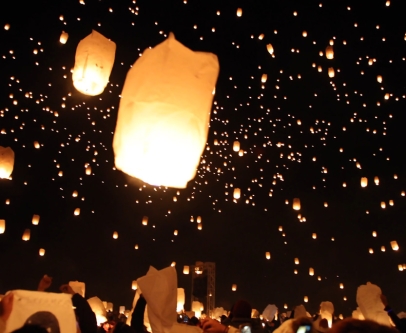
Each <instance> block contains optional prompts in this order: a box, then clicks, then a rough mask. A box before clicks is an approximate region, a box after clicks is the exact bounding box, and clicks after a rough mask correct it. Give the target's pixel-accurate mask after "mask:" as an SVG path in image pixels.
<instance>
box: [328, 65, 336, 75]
mask: <svg viewBox="0 0 406 333" xmlns="http://www.w3.org/2000/svg"><path fill="white" fill-rule="evenodd" d="M328 76H329V77H334V76H335V72H334V68H333V67H329V69H328Z"/></svg>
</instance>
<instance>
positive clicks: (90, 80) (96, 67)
mask: <svg viewBox="0 0 406 333" xmlns="http://www.w3.org/2000/svg"><path fill="white" fill-rule="evenodd" d="M115 52H116V44H115V43H114V42H112V41H110V40H108V39H107V38H106V37H104V36H103V35H102V34H100V33H98V32H97V31H95V30H93V31H92V33H91V34H90V35H88V36H87V37H85V38H84V39H82V40H81V41H80V42H79V44H78V46H77V49H76V55H75V67H74V68H73V73H72V80H73V85H74V86H75V88H76V89H77V90H78V91H80V92H81V93H82V94H85V95H90V96H96V95H100V94H101V93H102V92H103V91H104V88H105V87H106V86H107V83H108V82H109V77H110V73H111V70H112V69H113V64H114V56H115Z"/></svg>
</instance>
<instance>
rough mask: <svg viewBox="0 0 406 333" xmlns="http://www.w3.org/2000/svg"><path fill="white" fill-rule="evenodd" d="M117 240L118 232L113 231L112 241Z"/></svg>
mask: <svg viewBox="0 0 406 333" xmlns="http://www.w3.org/2000/svg"><path fill="white" fill-rule="evenodd" d="M117 238H118V232H117V231H114V232H113V239H117Z"/></svg>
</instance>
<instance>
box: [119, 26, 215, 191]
mask: <svg viewBox="0 0 406 333" xmlns="http://www.w3.org/2000/svg"><path fill="white" fill-rule="evenodd" d="M218 73H219V63H218V59H217V56H216V55H214V54H212V53H206V52H194V51H192V50H190V49H188V48H187V47H185V46H184V45H182V44H181V43H179V42H178V41H177V40H176V39H175V36H174V35H173V34H172V33H171V34H170V35H169V37H168V39H166V40H165V41H164V42H162V43H161V44H159V45H157V46H155V47H154V48H152V49H147V50H145V52H144V54H143V55H142V57H140V58H139V59H138V60H137V61H136V62H135V64H134V65H133V67H132V68H131V69H130V70H129V72H128V74H127V78H126V81H125V83H124V87H123V91H122V94H121V101H120V107H119V111H118V118H117V125H116V130H115V133H114V140H113V148H114V155H115V165H116V167H117V169H119V170H121V171H123V172H125V173H126V174H128V175H130V176H132V177H135V178H139V179H141V180H142V181H144V182H146V183H149V184H151V185H157V186H158V185H159V186H168V187H175V188H185V187H186V185H187V182H188V181H189V180H191V179H193V178H194V177H195V174H196V169H197V167H198V165H199V162H200V156H201V154H202V152H203V150H204V148H205V144H206V140H207V135H208V125H209V120H210V111H211V106H212V101H213V91H214V88H215V85H216V81H217V77H218Z"/></svg>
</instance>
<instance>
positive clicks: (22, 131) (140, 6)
mask: <svg viewBox="0 0 406 333" xmlns="http://www.w3.org/2000/svg"><path fill="white" fill-rule="evenodd" d="M81 2H82V3H81ZM81 2H80V1H79V0H77V1H76V0H58V1H50V0H48V1H47V0H38V1H29V2H28V3H27V1H24V2H22V1H12V2H7V4H6V5H4V6H3V8H2V10H1V13H0V27H1V30H0V40H1V43H0V85H1V87H0V89H1V94H0V130H1V135H0V146H3V147H8V146H9V147H11V148H12V149H13V150H14V152H15V165H14V171H13V173H12V179H11V180H9V179H1V180H0V219H5V220H6V230H5V232H4V234H0V263H1V269H0V272H1V273H0V294H4V293H5V292H6V291H8V290H12V289H35V288H36V286H37V283H38V281H39V279H40V278H41V277H42V276H43V275H44V274H48V275H50V276H52V277H53V278H54V283H53V286H52V287H51V289H50V291H57V290H58V287H59V286H60V285H61V284H63V283H66V282H68V281H71V280H79V281H83V282H85V283H86V296H87V297H92V296H98V297H99V298H100V299H102V300H103V301H110V302H113V303H114V306H115V308H116V309H117V308H118V306H120V305H125V306H126V307H127V308H129V307H130V306H131V302H132V299H133V295H134V292H133V291H132V290H131V281H132V280H135V279H137V278H138V277H140V276H143V275H145V273H146V272H147V270H148V267H149V265H152V266H154V267H156V268H157V269H162V268H164V267H167V266H169V265H170V264H171V263H172V262H176V270H177V272H178V285H179V287H182V288H185V290H186V300H187V303H186V309H189V306H190V305H189V303H190V302H189V300H190V287H191V276H190V275H183V274H182V269H183V266H184V265H193V264H194V263H195V262H196V261H209V262H215V263H216V271H217V276H216V302H215V304H216V306H223V307H224V308H226V309H229V308H230V306H231V304H232V303H233V302H235V301H236V300H237V299H240V298H244V299H247V300H248V301H250V302H251V304H252V306H253V307H254V308H256V309H258V310H259V311H260V312H262V310H263V309H264V308H265V306H266V305H267V304H269V303H270V304H276V305H277V306H278V307H279V309H283V306H284V304H287V306H288V307H289V308H292V307H293V306H295V305H299V304H304V305H305V307H306V308H307V310H308V311H309V312H315V311H316V310H317V309H318V306H319V304H320V302H322V301H331V302H333V303H334V305H335V308H336V314H337V315H338V314H340V313H342V314H343V315H344V316H349V315H351V312H352V311H353V310H355V309H356V307H357V305H356V300H355V297H356V289H357V287H358V286H359V285H361V284H365V283H366V282H368V281H370V282H372V283H375V284H377V285H379V286H380V287H381V288H382V290H383V292H384V293H385V294H386V295H387V297H388V299H389V302H390V304H391V305H392V306H393V307H394V308H395V310H396V311H397V312H400V311H401V310H405V309H406V307H405V303H406V302H405V301H406V294H405V288H404V284H405V278H406V275H405V274H406V272H404V271H403V272H402V271H399V267H398V265H402V264H405V263H406V256H405V250H404V249H405V247H406V237H405V236H406V232H405V230H406V228H405V223H404V221H405V219H406V206H405V200H406V197H405V196H404V195H403V196H402V191H406V182H405V179H406V159H405V156H404V143H405V139H404V135H405V129H404V128H405V125H404V124H405V120H406V115H405V114H404V111H405V94H406V91H405V90H406V89H405V75H406V65H405V64H406V61H405V57H406V52H405V51H406V30H405V27H406V26H405V23H404V17H403V13H404V10H402V8H403V7H402V1H400V0H393V1H390V2H389V1H385V0H374V1H368V2H366V1H342V0H328V1H324V2H315V1H311V0H307V1H303V0H296V1H294V0H261V1H260V0H255V1H254V0H235V1H231V0H217V1H214V0H209V1H203V0H187V1H186V0H185V1H182V0H161V1H157V0H137V1H135V0H134V1H129V0H116V1H113V0H110V1H107V0H84V1H81ZM238 8H241V9H242V16H241V17H238V16H237V9H238ZM6 24H9V25H10V26H9V29H8V30H7V29H3V27H5V26H6ZM7 27H8V26H7ZM92 29H95V30H97V31H98V32H100V33H101V34H103V35H104V36H106V37H107V38H109V39H111V40H113V41H114V42H115V43H116V45H117V51H116V58H115V63H114V67H113V70H112V73H111V76H110V83H109V85H108V86H107V87H106V89H105V91H104V92H103V93H102V94H101V95H99V96H95V97H90V96H85V95H83V94H81V93H79V92H78V91H77V90H76V89H75V88H74V87H73V84H72V74H71V72H70V70H71V69H72V68H73V66H74V60H75V51H76V47H77V44H78V42H79V41H80V40H81V39H83V38H84V37H86V36H87V35H89V34H90V33H91V31H92ZM213 30H214V31H213ZM62 31H66V32H68V33H69V39H68V41H67V43H66V44H65V45H63V44H61V43H60V42H59V36H60V35H61V32H62ZM304 31H305V32H307V37H304V35H306V34H304ZM169 32H173V33H174V34H175V37H176V39H177V40H178V41H180V42H181V43H182V44H183V45H185V46H187V47H188V48H190V49H192V50H195V51H206V52H212V53H214V54H216V55H217V56H218V58H219V62H220V74H219V78H218V81H217V85H216V94H215V96H214V102H213V109H212V113H211V119H210V130H209V136H208V140H207V147H206V150H205V151H204V153H203V155H202V158H201V163H200V166H199V168H198V172H197V175H196V177H195V179H193V180H192V181H190V182H189V184H188V187H187V188H186V189H181V190H179V189H171V188H168V189H166V188H164V187H154V186H151V185H148V184H144V183H143V182H142V181H140V180H137V179H134V178H131V177H129V176H127V175H125V174H124V173H122V172H121V171H117V170H115V169H114V153H113V149H112V139H113V133H114V129H115V124H116V119H117V110H118V105H119V100H120V98H119V95H120V94H121V91H122V87H123V84H124V81H125V77H126V74H127V72H128V70H129V68H130V66H131V65H132V64H133V63H134V62H135V61H136V60H137V59H138V58H139V57H140V55H141V53H142V52H143V51H144V50H145V49H146V48H148V47H153V46H155V45H157V44H159V43H161V42H162V41H164V40H165V39H166V37H167V36H168V34H169ZM261 34H263V35H264V36H263V38H259V37H260V35H261ZM261 37H262V36H261ZM330 41H332V42H333V43H334V45H333V49H334V59H332V60H329V59H327V58H326V55H325V49H326V47H327V46H328V45H329V42H330ZM268 44H271V45H272V46H273V49H274V53H273V55H271V54H270V53H269V52H268V50H267V45H268ZM320 52H322V53H320ZM319 66H320V67H319ZM328 68H334V70H335V77H333V78H330V77H329V75H328ZM319 69H321V72H320V71H319ZM263 74H267V81H266V82H265V83H262V82H261V77H262V75H263ZM378 75H381V76H382V82H381V83H379V82H378V80H377V76H378ZM236 140H238V141H239V142H240V144H241V149H242V150H243V151H244V154H243V156H239V155H238V153H237V152H234V151H233V142H234V141H236ZM35 141H37V142H38V143H39V144H40V148H39V149H36V148H35V147H34V142H35ZM174 149H181V148H177V147H174ZM87 163H88V164H89V165H90V166H91V170H92V174H91V175H86V173H85V170H86V168H85V165H86V164H87ZM163 167H165V166H164V165H163ZM60 171H62V173H63V174H62V176H59V175H58V173H59V172H60ZM361 177H367V178H368V186H367V187H365V188H362V187H361V183H360V182H361ZM375 177H378V178H379V185H376V184H375V182H374V178H375ZM234 188H240V189H241V198H240V199H238V200H236V202H233V190H234ZM74 191H77V192H78V196H77V197H73V196H72V193H73V192H74ZM403 194H404V193H403ZM174 197H176V199H177V201H176V202H175V201H174V199H173V198H174ZM294 198H300V201H301V209H300V211H296V210H294V209H293V208H292V202H293V199H294ZM390 200H393V201H390ZM381 202H385V205H386V208H381ZM391 203H393V205H391ZM326 206H327V207H326ZM76 208H80V215H79V216H74V210H75V209H76ZM34 214H37V215H39V216H40V222H39V225H32V223H31V220H32V216H33V215H34ZM299 214H300V215H299ZM298 215H299V216H298ZM143 216H148V218H149V222H148V225H147V226H144V225H142V223H141V222H142V218H143ZM198 216H201V220H202V222H201V223H202V230H198V228H197V223H196V220H197V217H198ZM191 217H193V220H194V222H191ZM280 227H281V228H280ZM25 229H30V230H31V238H30V240H29V241H23V240H22V234H23V232H24V230H25ZM175 230H177V231H178V235H177V236H175V235H174V231H175ZM280 230H282V231H280ZM373 231H376V234H377V237H373ZM114 232H118V239H113V233H114ZM313 233H315V234H317V238H316V239H313V238H312V235H313ZM394 240H396V241H397V242H398V244H399V250H398V251H393V250H392V248H391V245H390V242H391V241H394ZM136 245H138V249H135V246H136ZM382 246H384V247H385V252H382V251H381V247H382ZM40 248H43V249H45V250H46V252H45V255H44V256H40V255H39V249H40ZM370 249H373V254H371V253H369V250H370ZM267 251H269V252H270V253H271V259H270V260H267V259H266V257H265V252H267ZM295 258H298V259H299V265H295V262H294V259H295ZM309 268H313V269H314V272H315V273H314V276H310V275H309ZM295 270H297V274H295ZM318 277H320V281H319V279H318ZM340 283H343V285H344V289H340ZM232 284H237V291H235V292H233V291H232V290H231V286H232ZM304 296H308V298H309V302H308V303H304ZM345 298H346V300H345ZM402 306H403V308H402Z"/></svg>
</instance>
